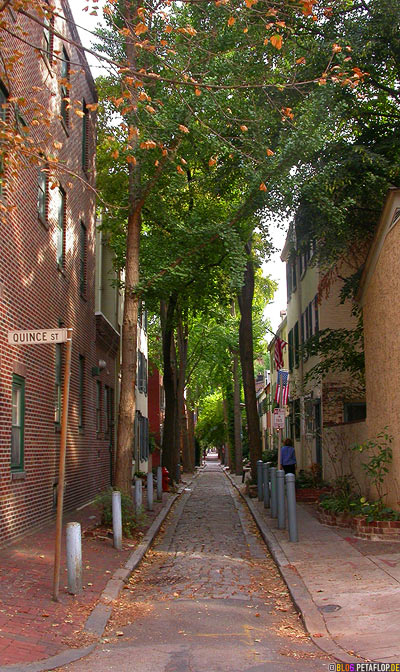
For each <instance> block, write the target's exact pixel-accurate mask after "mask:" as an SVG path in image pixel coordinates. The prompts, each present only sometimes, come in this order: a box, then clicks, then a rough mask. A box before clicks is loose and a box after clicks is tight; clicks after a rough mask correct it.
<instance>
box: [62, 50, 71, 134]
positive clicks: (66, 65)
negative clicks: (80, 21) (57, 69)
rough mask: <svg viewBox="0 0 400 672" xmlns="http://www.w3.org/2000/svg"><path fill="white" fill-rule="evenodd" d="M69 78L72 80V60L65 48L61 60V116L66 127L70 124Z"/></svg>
mask: <svg viewBox="0 0 400 672" xmlns="http://www.w3.org/2000/svg"><path fill="white" fill-rule="evenodd" d="M69 80H70V60H69V56H68V54H67V52H66V50H65V48H63V50H62V60H61V110H60V112H61V118H62V120H63V122H64V125H65V127H66V128H68V125H69V83H70V82H69Z"/></svg>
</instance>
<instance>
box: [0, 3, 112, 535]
mask: <svg viewBox="0 0 400 672" xmlns="http://www.w3.org/2000/svg"><path fill="white" fill-rule="evenodd" d="M55 5H56V12H57V14H59V15H60V16H55V18H54V20H53V19H51V18H50V17H47V18H46V17H44V19H43V18H42V23H43V25H39V24H38V23H36V22H34V21H32V20H30V19H29V18H27V17H25V16H22V15H18V16H14V15H13V14H12V13H11V12H9V14H7V16H8V20H9V22H10V26H11V28H12V25H13V24H15V29H14V32H15V30H16V26H17V25H18V27H19V28H20V29H21V30H22V31H25V34H26V35H29V40H27V41H29V42H30V43H31V44H33V45H35V46H36V47H38V49H39V51H34V50H33V49H32V48H31V47H30V46H28V45H27V44H24V43H23V42H19V41H18V40H17V39H14V38H13V37H11V36H10V35H9V34H7V35H3V36H2V38H4V43H3V45H2V48H3V54H5V58H6V59H7V54H11V53H12V51H15V49H18V51H19V52H20V54H21V56H19V57H18V59H17V61H16V63H15V65H14V67H13V70H12V71H10V70H9V69H8V70H7V72H5V71H4V69H2V70H1V71H0V80H1V81H0V97H1V115H0V117H1V120H2V123H3V125H2V129H3V128H4V125H5V124H11V125H14V126H15V129H16V133H17V134H19V136H20V137H21V138H22V143H23V142H25V144H26V145H28V142H29V140H27V138H28V137H29V138H30V137H32V139H33V142H32V143H31V145H32V155H31V157H30V158H29V157H28V158H24V160H21V161H19V162H18V165H17V164H13V163H12V161H11V160H8V158H7V156H6V157H4V160H3V162H2V182H1V188H2V194H1V199H2V200H1V206H2V212H3V218H2V221H1V223H0V544H2V543H6V542H8V541H10V540H12V539H13V538H15V537H16V536H18V535H20V534H22V533H23V532H24V531H26V530H27V529H31V528H32V527H34V526H36V525H39V524H42V523H44V522H46V521H48V520H49V519H50V518H51V517H52V516H53V515H54V511H55V505H56V499H57V475H58V452H59V443H60V415H61V412H60V409H61V397H62V388H61V386H62V380H63V361H64V352H63V349H64V346H63V345H60V344H59V345H34V346H28V345H21V346H13V345H8V343H7V332H8V331H9V330H13V329H36V328H57V327H59V326H66V327H71V328H72V329H73V346H72V366H71V389H70V414H69V429H68V437H67V464H66V489H65V500H64V501H65V507H66V508H72V507H74V506H78V505H80V504H83V503H85V502H87V501H88V500H90V499H91V498H92V497H93V495H94V494H95V493H96V492H98V491H99V490H102V489H104V488H105V487H106V486H107V485H108V484H109V483H110V464H111V461H110V445H112V434H113V413H114V411H113V408H114V403H115V395H114V388H115V380H116V377H115V372H116V345H117V341H118V333H117V331H116V329H115V328H113V326H112V325H107V321H106V320H104V319H103V317H104V316H102V315H97V316H96V317H95V224H96V222H95V194H94V191H93V187H94V185H95V112H94V108H95V106H93V104H95V103H96V99H97V97H96V90H95V87H94V83H93V80H92V77H91V75H90V71H89V69H88V66H87V63H86V60H85V57H84V54H83V52H82V51H81V50H80V49H79V48H78V47H77V46H75V45H76V44H78V45H79V44H80V41H79V36H78V33H77V31H76V28H75V26H74V23H73V20H72V14H71V12H70V9H69V6H68V4H67V2H65V0H57V2H56V3H55ZM65 19H66V20H65ZM52 26H53V27H54V29H55V31H57V33H59V34H61V35H63V36H64V38H66V39H60V37H58V36H57V35H56V34H55V35H54V36H53V35H52V32H51V30H49V27H50V28H51V27H52ZM92 106H93V107H92ZM49 153H51V154H52V156H54V157H56V158H58V161H59V164H60V168H57V165H56V164H55V163H53V162H52V159H51V157H50V159H49V161H50V163H48V164H46V163H44V162H43V159H44V157H46V156H48V154H49ZM35 154H36V156H37V157H38V158H37V160H35ZM25 157H26V153H25ZM11 158H12V157H11ZM44 160H45V159H44ZM16 165H17V169H16ZM62 165H64V166H66V168H67V170H65V169H63V168H61V166H62ZM5 209H7V214H6V217H4V212H5ZM96 327H97V331H96ZM107 327H110V328H107ZM96 348H97V349H96ZM103 362H105V365H104V366H103Z"/></svg>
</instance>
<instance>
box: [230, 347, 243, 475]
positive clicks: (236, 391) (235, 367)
mask: <svg viewBox="0 0 400 672" xmlns="http://www.w3.org/2000/svg"><path fill="white" fill-rule="evenodd" d="M232 378H233V423H234V424H233V426H234V436H235V464H236V469H235V473H236V474H237V475H238V476H241V475H242V474H243V450H242V437H241V431H242V418H241V412H240V380H239V361H238V354H237V353H236V352H234V353H233V356H232Z"/></svg>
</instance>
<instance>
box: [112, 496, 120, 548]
mask: <svg viewBox="0 0 400 672" xmlns="http://www.w3.org/2000/svg"><path fill="white" fill-rule="evenodd" d="M112 521H113V536H114V540H113V546H114V548H116V549H117V550H118V551H122V512H121V493H120V492H119V490H113V493H112Z"/></svg>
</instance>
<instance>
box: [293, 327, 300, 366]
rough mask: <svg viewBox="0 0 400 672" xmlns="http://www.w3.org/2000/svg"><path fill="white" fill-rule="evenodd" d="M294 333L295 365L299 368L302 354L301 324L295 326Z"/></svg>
mask: <svg viewBox="0 0 400 672" xmlns="http://www.w3.org/2000/svg"><path fill="white" fill-rule="evenodd" d="M293 333H294V365H295V367H296V368H297V367H298V365H299V361H300V353H299V323H298V322H296V324H295V325H294V329H293Z"/></svg>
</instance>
